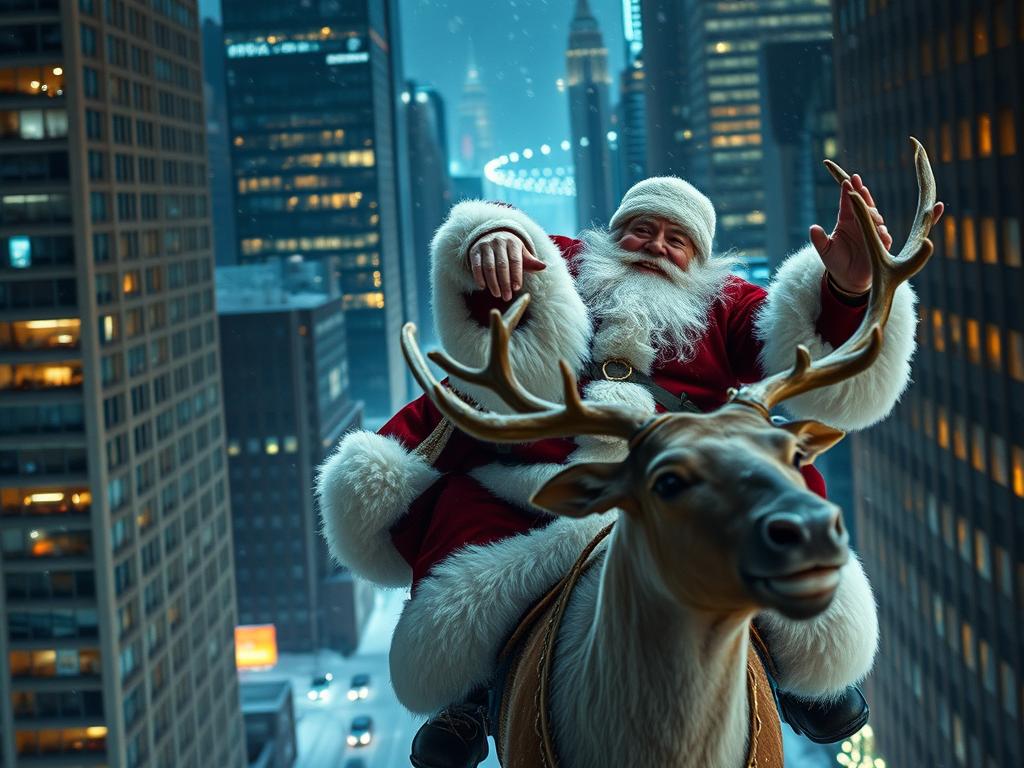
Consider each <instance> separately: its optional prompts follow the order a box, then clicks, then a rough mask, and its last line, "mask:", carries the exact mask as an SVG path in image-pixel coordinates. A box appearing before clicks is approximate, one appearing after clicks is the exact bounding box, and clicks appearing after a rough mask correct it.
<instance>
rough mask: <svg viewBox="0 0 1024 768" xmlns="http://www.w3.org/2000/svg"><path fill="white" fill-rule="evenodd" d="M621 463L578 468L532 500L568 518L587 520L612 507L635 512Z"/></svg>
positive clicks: (554, 480)
mask: <svg viewBox="0 0 1024 768" xmlns="http://www.w3.org/2000/svg"><path fill="white" fill-rule="evenodd" d="M625 472H626V468H625V466H624V465H623V464H622V463H621V462H612V463H593V464H574V465H572V466H571V467H569V468H568V469H566V470H563V471H562V472H559V473H558V474H557V475H555V476H554V477H553V478H551V479H550V480H548V481H547V482H546V483H545V484H544V485H543V486H542V487H541V489H540V490H539V491H537V493H536V494H534V496H533V499H532V500H531V501H532V502H533V503H534V504H536V505H537V506H538V507H540V508H541V509H546V510H547V511H548V512H551V513H553V514H556V515H563V516H565V517H586V516H588V515H598V514H601V513H602V512H607V511H608V510H609V509H611V508H612V507H622V508H623V509H625V510H626V511H628V512H632V511H634V510H635V504H634V503H633V500H632V499H631V498H630V497H629V496H628V495H627V494H626V493H625V481H624V480H623V478H624V476H625Z"/></svg>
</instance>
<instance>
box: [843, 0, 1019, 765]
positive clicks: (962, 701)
mask: <svg viewBox="0 0 1024 768" xmlns="http://www.w3.org/2000/svg"><path fill="white" fill-rule="evenodd" d="M909 20H914V21H913V22H911V21H909ZM1022 55H1024V7H1022V5H1021V3H1019V2H1016V3H1011V2H977V3H958V2H951V1H950V0H940V1H938V2H925V1H924V0H910V1H909V2H906V3H884V2H869V3H861V2H848V1H845V0H844V1H841V2H838V3H836V21H835V58H836V88H837V93H836V103H837V105H838V109H839V129H840V130H839V145H840V153H841V157H842V160H843V164H844V166H845V167H846V168H847V170H849V171H851V172H853V171H859V172H861V173H862V174H863V176H864V178H865V180H866V181H867V183H868V185H869V186H870V187H871V191H872V194H873V196H874V197H875V199H876V201H877V202H878V203H879V206H880V207H881V209H882V211H883V212H884V213H885V217H886V221H887V223H888V225H889V229H890V230H891V231H892V232H893V233H894V235H895V236H896V238H897V240H898V241H899V240H900V239H901V237H902V236H905V233H907V232H908V231H909V226H910V216H911V213H912V212H913V210H914V203H915V199H916V189H915V182H914V174H913V166H912V164H911V162H910V152H909V148H908V142H907V136H909V135H913V136H916V137H918V138H919V139H920V140H921V141H922V142H923V143H924V145H925V147H926V148H927V149H928V151H929V154H930V157H931V160H932V165H933V167H934V169H935V178H936V184H937V188H938V196H939V199H940V200H943V201H944V202H945V203H946V215H945V216H944V217H943V219H942V221H941V222H940V223H939V225H938V227H936V229H935V230H933V232H932V240H933V242H934V243H935V246H936V253H935V255H934V256H933V257H932V260H931V262H930V263H929V264H928V266H927V267H925V269H924V271H923V272H922V273H921V274H920V275H919V276H918V277H917V278H916V279H915V286H916V288H917V291H918V295H919V298H920V308H919V312H920V316H921V324H920V327H919V349H918V352H917V357H916V361H915V365H914V372H913V382H914V383H913V385H912V386H911V388H910V391H909V392H908V393H907V394H906V395H905V396H904V398H903V401H902V403H901V404H900V406H899V407H898V408H897V409H896V411H895V412H894V414H893V415H892V416H891V417H890V418H889V419H888V420H887V421H886V422H885V423H883V424H882V425H880V426H878V427H876V428H874V429H872V430H871V431H870V432H868V433H866V434H865V435H864V436H863V437H861V438H860V439H858V440H857V441H856V444H855V451H854V454H855V455H854V465H855V468H856V469H855V480H856V488H857V495H858V497H859V498H860V504H859V505H858V509H857V522H858V527H859V532H860V539H861V554H862V556H863V557H864V562H865V566H866V568H867V570H868V572H869V573H870V576H871V579H872V582H873V584H874V587H875V594H876V596H877V597H878V601H879V609H880V610H879V616H880V621H881V638H882V645H881V649H880V653H879V657H878V661H877V664H876V672H875V674H874V675H873V677H872V679H871V684H870V687H869V697H870V699H871V702H872V706H873V712H872V714H873V718H872V720H873V723H874V725H875V735H876V740H877V745H878V747H879V750H880V752H881V754H883V755H884V756H885V758H886V760H887V761H888V762H889V764H891V765H938V764H943V763H944V764H946V765H959V766H971V767H972V768H973V766H982V767H983V768H994V767H995V766H1011V765H1014V766H1015V765H1021V764H1022V763H1024V719H1022V717H1024V709H1022V706H1021V704H1022V701H1021V696H1022V689H1021V683H1022V680H1024V622H1022V621H1021V615H1022V611H1024V441H1022V437H1021V436H1022V435H1024V304H1022V302H1021V291H1022V288H1024V274H1022V272H1021V242H1020V225H1021V211H1022V210H1024V190H1022V179H1024V164H1022V160H1021V157H1022V155H1021V148H1022V147H1024V142H1022V135H1021V126H1022V123H1024V110H1022V102H1021V90H1020V78H1019V73H1020V66H1021V60H1022ZM898 245H899V242H897V246H898Z"/></svg>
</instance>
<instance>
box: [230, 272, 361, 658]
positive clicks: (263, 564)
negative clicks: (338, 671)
mask: <svg viewBox="0 0 1024 768" xmlns="http://www.w3.org/2000/svg"><path fill="white" fill-rule="evenodd" d="M308 266H317V265H308ZM284 270H285V272H286V273H285V274H282V270H281V267H280V265H277V264H267V265H263V266H249V267H237V268H232V269H223V268H221V269H218V274H217V288H218V294H217V295H218V301H217V306H218V314H219V319H220V331H221V345H222V346H221V349H222V353H221V354H222V358H223V361H224V400H225V408H224V411H225V419H226V422H227V447H228V467H229V476H230V492H231V500H232V510H233V519H232V522H233V526H232V528H233V531H234V545H235V574H236V578H237V594H238V620H239V623H240V624H273V625H274V626H275V627H276V631H277V643H278V647H279V648H280V649H281V650H282V651H285V652H308V651H315V650H316V649H318V648H321V647H326V646H327V635H328V632H327V621H328V619H329V618H330V617H332V616H333V615H334V614H333V612H332V611H331V609H330V606H329V605H328V601H327V599H326V596H325V595H324V593H323V588H324V584H325V582H326V580H327V579H328V577H329V576H331V575H332V573H333V571H334V567H333V566H332V564H331V563H330V561H329V558H328V555H327V550H326V546H325V543H324V539H323V537H322V536H321V535H320V512H319V508H318V506H317V504H316V500H315V498H314V495H313V494H312V493H311V492H310V489H311V488H313V487H314V486H315V485H316V476H315V475H316V468H317V467H318V466H320V464H321V463H323V462H324V461H325V460H326V459H327V457H328V455H329V454H330V453H331V451H332V449H333V447H334V446H335V445H336V444H337V442H338V440H339V438H340V437H341V435H342V434H343V433H344V432H346V431H348V430H350V429H353V428H356V427H359V426H360V416H361V414H360V407H359V405H358V404H355V403H352V401H351V400H349V397H348V392H349V390H350V385H349V363H348V355H347V354H346V349H345V344H346V333H345V313H344V311H343V310H342V301H343V300H342V298H341V297H335V298H333V299H332V298H329V297H328V296H327V295H326V294H324V293H320V292H312V290H311V289H313V288H315V279H314V280H309V279H308V278H306V276H305V275H304V274H302V273H299V274H298V275H289V274H287V265H285V267H284ZM296 276H298V277H299V280H296V279H295V277H296ZM246 278H249V279H246ZM260 278H265V279H263V280H260ZM304 278H306V279H304ZM311 283H314V284H311ZM325 617H328V618H325Z"/></svg>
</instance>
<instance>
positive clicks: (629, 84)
mask: <svg viewBox="0 0 1024 768" xmlns="http://www.w3.org/2000/svg"><path fill="white" fill-rule="evenodd" d="M622 38H623V41H624V43H625V46H626V67H625V68H624V69H623V70H622V74H621V75H620V77H619V104H618V106H617V107H616V110H615V111H616V115H615V117H616V130H617V133H618V146H619V184H618V186H617V189H616V190H615V194H614V196H613V197H614V201H615V202H617V201H618V200H620V199H621V198H622V195H623V193H624V192H625V191H626V190H627V189H629V188H630V187H631V186H633V185H634V184H636V183H637V182H638V181H640V180H642V179H645V178H646V177H647V92H646V88H645V86H644V57H643V52H644V35H643V13H642V9H641V7H640V0H623V3H622Z"/></svg>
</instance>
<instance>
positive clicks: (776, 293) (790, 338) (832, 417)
mask: <svg viewBox="0 0 1024 768" xmlns="http://www.w3.org/2000/svg"><path fill="white" fill-rule="evenodd" d="M824 272H825V266H824V264H822V263H821V259H820V258H819V257H818V254H817V252H816V251H815V250H814V248H813V246H810V245H808V246H807V247H805V248H802V249H801V250H799V251H797V252H796V253H794V254H793V255H792V256H790V257H789V258H788V259H786V261H784V262H783V263H782V266H780V267H779V270H778V272H777V273H776V274H775V277H774V278H773V280H772V283H771V285H770V286H769V288H768V298H767V299H766V300H765V302H764V304H763V305H762V307H761V309H760V311H759V312H758V315H757V317H756V318H755V321H754V324H755V328H756V333H757V335H758V338H759V339H760V340H761V341H762V343H763V347H762V350H761V360H760V362H761V368H762V370H763V371H764V372H765V373H766V374H772V373H776V372H778V371H781V370H783V369H785V368H789V367H790V366H792V365H793V359H794V357H793V355H794V353H795V351H796V347H797V345H798V344H805V345H806V346H807V348H808V350H810V353H811V358H812V359H815V360H816V359H818V358H820V357H822V356H824V355H826V354H827V353H829V352H831V351H832V345H831V344H829V343H828V342H826V341H824V340H822V338H821V337H820V336H819V335H818V333H817V330H816V324H817V320H818V316H819V315H820V314H821V279H822V276H823V275H824ZM916 301H917V297H916V296H915V295H914V291H913V289H912V288H911V287H910V285H909V284H907V283H904V284H903V285H901V286H900V287H899V288H898V289H897V291H896V295H895V297H894V299H893V303H892V312H891V313H890V315H889V322H888V324H887V325H886V328H885V335H884V340H883V344H882V352H881V354H880V355H879V357H878V359H877V360H876V361H875V362H874V364H873V365H872V366H871V367H870V368H868V370H866V371H864V372H863V373H860V374H858V375H856V376H854V377H853V378H850V379H847V380H846V381H843V382H840V383H839V384H834V385H832V386H830V387H823V388H821V389H816V390H813V391H811V392H807V393H805V394H803V395H799V396H797V397H794V398H793V399H792V400H787V401H786V403H785V406H786V409H787V410H788V411H789V412H790V413H791V414H793V416H795V417H797V418H810V419H818V420H819V421H823V422H826V423H828V424H831V425H833V426H836V427H839V428H841V429H847V430H855V429H864V428H865V427H869V426H871V425H872V424H875V423H876V422H879V421H881V420H882V419H884V418H885V417H886V416H888V415H889V413H890V411H892V409H893V407H894V406H895V405H896V403H897V401H898V400H899V398H900V395H902V394H903V392H904V390H905V389H906V388H907V385H908V384H909V383H910V361H911V358H912V356H913V354H914V350H915V348H916V346H917V342H916V340H915V338H914V331H915V328H916V325H917V315H916V312H915V308H914V305H915V303H916Z"/></svg>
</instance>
